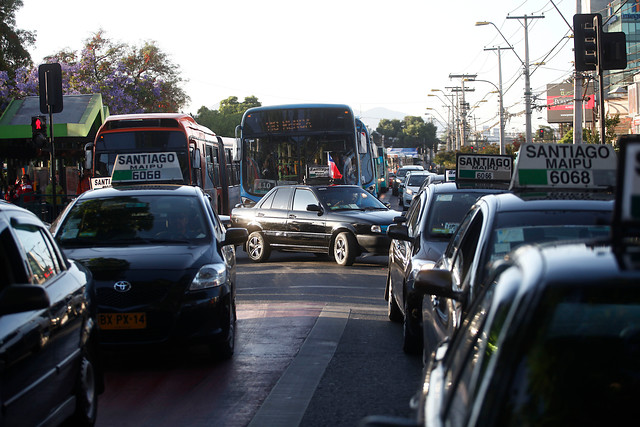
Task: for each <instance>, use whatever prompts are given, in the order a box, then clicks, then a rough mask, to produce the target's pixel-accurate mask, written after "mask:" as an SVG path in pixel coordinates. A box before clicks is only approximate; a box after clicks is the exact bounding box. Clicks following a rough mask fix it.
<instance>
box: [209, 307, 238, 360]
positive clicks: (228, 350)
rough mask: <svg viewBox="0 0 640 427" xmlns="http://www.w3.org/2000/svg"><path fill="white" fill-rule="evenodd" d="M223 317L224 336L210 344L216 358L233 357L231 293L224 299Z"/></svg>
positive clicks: (234, 312)
mask: <svg viewBox="0 0 640 427" xmlns="http://www.w3.org/2000/svg"><path fill="white" fill-rule="evenodd" d="M222 311H223V313H224V319H221V321H222V323H223V330H224V331H225V333H224V336H223V337H222V338H221V339H220V341H218V342H216V343H214V344H213V345H212V348H211V351H212V353H213V355H214V357H215V358H216V359H218V360H228V359H231V357H233V353H234V351H235V347H236V304H235V301H232V297H231V295H228V296H227V298H226V299H225V304H224V307H223V310H222Z"/></svg>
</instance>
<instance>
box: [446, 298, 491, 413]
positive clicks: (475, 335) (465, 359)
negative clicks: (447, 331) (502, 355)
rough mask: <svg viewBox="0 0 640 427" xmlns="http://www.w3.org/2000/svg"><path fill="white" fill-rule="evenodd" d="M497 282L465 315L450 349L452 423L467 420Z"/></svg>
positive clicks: (448, 380)
mask: <svg viewBox="0 0 640 427" xmlns="http://www.w3.org/2000/svg"><path fill="white" fill-rule="evenodd" d="M494 289H495V286H490V287H488V288H487V291H486V292H485V294H484V296H483V297H482V298H480V299H479V300H478V303H477V304H476V305H475V306H474V307H473V309H472V310H471V315H470V316H468V317H466V318H465V320H464V322H463V324H462V326H461V328H460V330H459V331H458V332H457V333H456V335H455V338H454V339H455V342H454V343H453V345H452V346H451V347H449V349H448V351H447V360H446V384H448V386H447V387H448V388H447V390H446V391H445V393H446V394H447V396H446V397H445V399H444V400H445V402H447V403H446V406H445V407H446V408H447V414H445V418H446V419H447V420H448V421H449V422H450V423H451V424H452V425H464V424H466V422H467V416H468V413H467V411H468V410H469V409H470V407H471V406H472V405H471V401H472V399H471V398H472V397H473V394H474V393H473V392H474V390H473V389H472V386H473V384H472V380H473V379H474V376H473V375H472V373H473V372H474V370H475V368H476V366H477V364H478V362H479V360H480V359H481V358H482V354H481V353H482V351H484V350H485V343H486V341H487V340H488V339H489V333H488V330H487V328H486V327H487V326H488V322H486V320H487V315H488V313H489V312H490V309H491V305H492V303H493V294H494V292H493V291H494Z"/></svg>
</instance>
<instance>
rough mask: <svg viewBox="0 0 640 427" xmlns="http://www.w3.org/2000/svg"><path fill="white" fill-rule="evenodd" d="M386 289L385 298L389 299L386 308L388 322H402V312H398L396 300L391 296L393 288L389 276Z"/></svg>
mask: <svg viewBox="0 0 640 427" xmlns="http://www.w3.org/2000/svg"><path fill="white" fill-rule="evenodd" d="M387 289H389V291H388V294H387V297H388V299H389V304H388V308H387V315H388V316H389V320H391V321H392V322H394V323H400V322H402V318H403V316H402V311H400V307H399V306H398V302H397V301H396V298H395V297H394V296H393V287H392V286H391V274H387Z"/></svg>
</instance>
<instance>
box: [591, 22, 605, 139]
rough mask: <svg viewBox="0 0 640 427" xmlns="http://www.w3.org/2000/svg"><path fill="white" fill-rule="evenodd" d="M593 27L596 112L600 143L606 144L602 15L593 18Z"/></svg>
mask: <svg viewBox="0 0 640 427" xmlns="http://www.w3.org/2000/svg"><path fill="white" fill-rule="evenodd" d="M593 26H594V27H595V30H596V33H597V36H596V43H597V48H596V49H597V58H598V62H597V64H596V73H597V74H598V94H599V95H600V96H598V111H599V113H600V143H601V144H604V143H606V135H605V132H606V124H605V118H606V114H605V111H604V67H603V66H602V64H603V62H604V55H603V53H604V52H603V46H602V41H603V40H602V15H600V14H599V13H598V14H596V16H595V17H594V18H593Z"/></svg>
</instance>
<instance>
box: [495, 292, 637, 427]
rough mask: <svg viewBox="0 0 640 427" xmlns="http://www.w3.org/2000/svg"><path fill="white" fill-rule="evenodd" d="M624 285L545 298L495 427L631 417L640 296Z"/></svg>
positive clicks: (548, 294) (605, 421) (598, 422)
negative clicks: (615, 414)
mask: <svg viewBox="0 0 640 427" xmlns="http://www.w3.org/2000/svg"><path fill="white" fill-rule="evenodd" d="M629 284H630V283H615V282H614V281H611V282H610V283H602V284H601V286H597V287H594V286H590V287H573V286H571V287H565V286H557V287H556V286H554V287H552V288H549V289H548V290H547V291H546V292H545V294H544V295H543V297H542V299H541V301H540V303H539V304H538V307H540V308H539V309H538V311H537V313H536V314H535V315H534V317H533V318H532V320H531V321H530V322H529V324H531V325H533V326H532V327H531V329H530V332H529V334H527V336H525V337H523V338H522V340H521V341H522V342H523V343H524V345H523V346H522V348H521V351H520V352H518V353H519V354H517V358H518V359H517V360H518V361H519V363H516V364H515V365H516V366H517V372H515V373H514V375H513V376H512V378H513V380H512V381H513V383H512V384H511V385H510V386H509V387H508V389H509V390H510V393H509V394H508V395H509V396H510V398H509V399H508V402H506V404H505V408H506V409H507V410H505V411H502V416H503V418H502V420H501V421H500V422H497V423H496V424H499V425H514V426H522V425H541V424H545V423H548V422H549V420H553V422H552V424H557V425H563V424H564V425H567V424H573V425H586V424H589V425H606V424H609V419H610V417H611V414H612V413H624V412H625V411H628V409H629V405H633V404H634V403H635V402H636V400H637V397H638V395H640V381H638V348H639V347H640V323H639V322H638V319H640V288H638V287H634V286H631V287H630V286H629ZM586 408H589V409H588V410H585V409H586Z"/></svg>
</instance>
